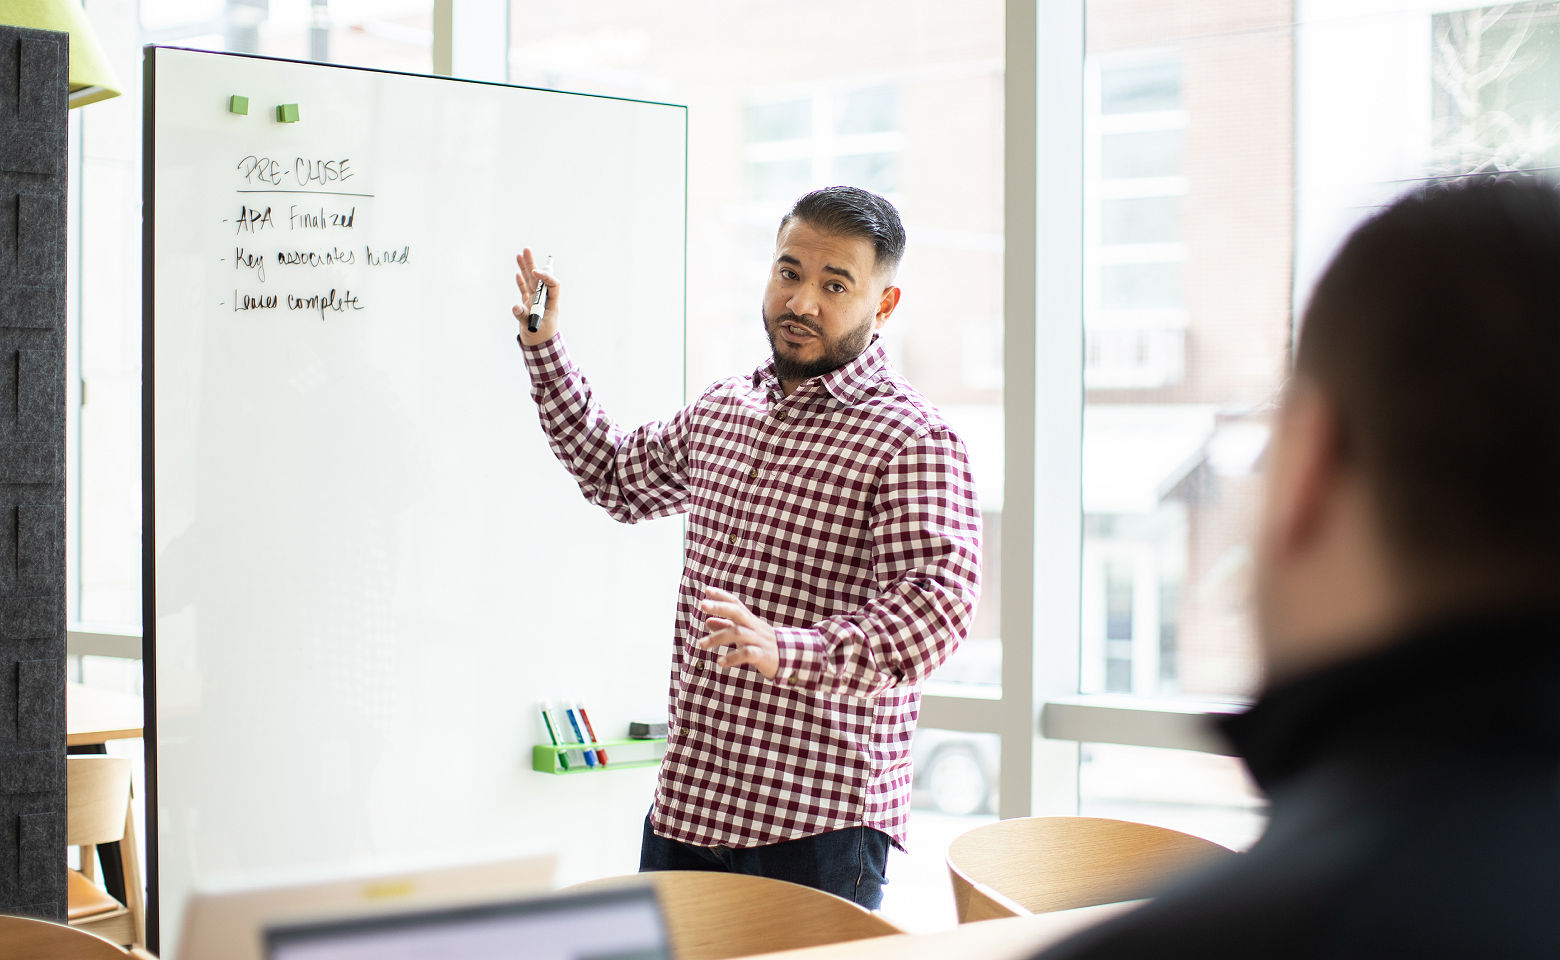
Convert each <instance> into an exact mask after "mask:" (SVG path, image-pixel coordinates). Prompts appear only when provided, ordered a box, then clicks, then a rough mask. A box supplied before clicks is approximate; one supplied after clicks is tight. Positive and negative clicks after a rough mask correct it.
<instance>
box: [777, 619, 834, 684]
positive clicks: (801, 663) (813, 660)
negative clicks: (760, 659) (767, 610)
mask: <svg viewBox="0 0 1560 960" xmlns="http://www.w3.org/2000/svg"><path fill="white" fill-rule="evenodd" d="M775 647H776V653H777V660H778V661H779V667H778V668H777V669H776V670H775V683H778V684H780V685H781V686H782V687H795V688H797V689H801V690H805V689H811V688H814V687H817V686H818V684H820V683H821V682H823V634H822V633H821V632H820V631H818V630H814V629H811V628H808V627H776V628H775Z"/></svg>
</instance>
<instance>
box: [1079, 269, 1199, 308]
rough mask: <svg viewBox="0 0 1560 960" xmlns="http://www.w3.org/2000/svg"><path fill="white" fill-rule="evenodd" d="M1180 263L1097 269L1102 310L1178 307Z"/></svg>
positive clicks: (1181, 270) (1179, 302)
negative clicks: (1098, 271) (1098, 270)
mask: <svg viewBox="0 0 1560 960" xmlns="http://www.w3.org/2000/svg"><path fill="white" fill-rule="evenodd" d="M1183 269H1184V268H1183V267H1182V265H1181V264H1179V263H1117V264H1111V265H1110V266H1107V267H1102V268H1101V270H1100V307H1101V308H1102V309H1105V310H1171V309H1175V308H1176V307H1179V306H1181V303H1182V300H1183V296H1182V293H1181V284H1182V272H1183Z"/></svg>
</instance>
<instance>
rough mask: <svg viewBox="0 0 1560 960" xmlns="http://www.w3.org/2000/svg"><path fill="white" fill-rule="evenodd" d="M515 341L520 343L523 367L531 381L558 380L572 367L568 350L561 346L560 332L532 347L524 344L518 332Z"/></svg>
mask: <svg viewBox="0 0 1560 960" xmlns="http://www.w3.org/2000/svg"><path fill="white" fill-rule="evenodd" d="M515 342H516V343H518V344H520V355H521V356H523V357H524V358H525V369H526V372H527V373H529V374H530V375H531V382H532V383H547V382H549V381H551V380H560V379H562V378H564V377H566V376H568V375H569V373H570V371H572V370H573V369H574V361H572V360H570V359H569V351H567V350H565V349H564V348H563V335H562V334H560V333H555V334H553V335H552V336H551V337H548V338H547V339H546V340H543V341H542V342H541V343H538V344H537V345H535V346H534V347H528V346H526V344H525V341H523V340H521V339H520V337H519V335H518V334H516V335H515Z"/></svg>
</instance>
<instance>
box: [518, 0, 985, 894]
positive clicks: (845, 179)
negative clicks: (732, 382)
mask: <svg viewBox="0 0 1560 960" xmlns="http://www.w3.org/2000/svg"><path fill="white" fill-rule="evenodd" d="M509 9H510V25H511V30H510V80H511V82H513V83H521V84H529V85H535V86H542V87H550V88H557V89H565V90H578V91H582V92H586V93H596V94H606V95H614V96H628V97H639V98H647V99H654V100H660V101H664V102H671V103H682V104H687V105H688V108H689V127H688V151H689V170H688V260H689V263H690V265H691V266H690V269H692V270H694V271H696V278H695V279H693V280H692V282H691V285H690V287H689V291H690V293H689V297H688V336H687V350H688V363H687V368H688V379H687V385H686V388H687V393H688V395H689V396H697V395H698V393H699V392H701V391H702V390H703V389H704V388H705V387H706V386H707V385H708V384H709V383H711V382H712V381H714V380H717V379H720V378H723V377H729V376H732V375H733V374H741V373H745V372H747V371H750V370H752V369H753V368H754V367H755V366H756V365H757V364H758V363H760V362H761V361H762V360H763V359H764V357H765V356H767V355H768V352H769V345H768V344H767V342H765V340H764V338H763V335H762V331H761V328H760V325H759V322H758V317H757V316H756V315H755V314H756V310H755V307H756V305H757V303H756V301H757V298H758V294H759V293H760V291H761V290H762V287H763V283H764V278H765V277H766V275H767V273H768V263H769V257H770V255H771V253H772V252H773V244H774V237H775V230H776V229H777V227H778V226H779V221H780V218H781V216H782V215H783V214H785V213H786V211H787V210H788V209H789V208H790V205H791V204H792V203H793V202H794V201H795V199H796V198H797V197H798V196H800V195H801V194H802V193H804V192H806V191H807V190H810V189H814V188H817V187H822V186H829V185H832V184H836V183H854V184H857V185H859V186H862V187H865V188H866V189H869V190H874V191H877V192H879V193H883V194H885V195H886V196H887V197H888V199H889V200H891V201H893V202H894V203H895V204H896V205H898V207H899V209H900V211H901V214H902V215H903V216H904V218H905V226H906V230H907V232H908V234H909V246H908V248H907V250H906V254H905V259H904V262H903V263H902V264H901V265H900V269H899V274H898V277H897V283H898V285H899V286H900V287H901V288H902V289H903V290H904V299H903V300H902V301H901V303H900V306H899V308H898V309H897V310H896V311H895V313H894V315H893V317H892V318H891V319H890V320H889V323H888V325H887V326H886V327H885V329H884V331H883V336H884V338H885V341H886V343H887V346H888V350H889V354H890V356H891V357H892V358H893V361H894V363H895V365H896V366H897V367H898V368H899V370H900V372H901V373H903V374H904V375H905V377H906V379H908V380H909V381H910V382H911V383H912V384H914V385H915V386H916V387H917V388H918V389H919V390H920V391H921V392H922V393H924V394H925V395H926V396H927V397H928V399H930V400H931V401H932V402H933V403H935V404H936V405H937V406H938V407H939V408H940V409H941V410H942V412H943V414H944V415H945V416H946V417H947V418H948V419H949V421H950V422H951V423H952V424H953V425H954V427H955V428H956V429H957V430H958V431H959V432H960V433H961V435H962V436H964V438H965V440H966V442H967V444H968V447H969V451H970V457H971V461H972V464H973V467H974V471H975V477H976V486H977V490H978V492H979V496H980V501H981V507H982V511H983V514H984V517H985V557H984V561H985V575H984V587H983V597H982V601H981V604H980V607H979V611H978V614H977V621H976V624H975V626H974V629H973V632H972V634H971V637H970V639H969V640H968V641H967V642H966V643H965V644H964V647H963V649H961V650H960V651H959V652H958V653H956V654H955V655H954V657H953V659H952V660H950V661H949V663H948V664H946V665H945V667H944V668H943V669H942V670H941V671H939V673H938V674H935V675H934V676H933V678H932V681H931V685H932V686H937V687H938V688H939V689H942V690H948V689H958V690H969V689H970V688H971V687H972V686H973V687H979V688H981V689H982V690H983V691H989V690H990V689H992V688H993V687H994V685H995V684H996V683H998V682H999V680H1000V675H1001V655H1000V654H1001V643H1000V640H999V639H998V638H999V630H1000V626H1001V625H1000V622H999V618H998V616H997V612H998V609H999V600H998V596H997V582H998V580H999V578H1000V576H1001V569H1000V568H1001V554H1000V549H999V545H1000V541H999V538H998V535H997V534H998V527H999V524H1000V523H1001V511H1002V462H1003V451H1002V406H1001V404H1002V370H1001V356H1002V352H1001V329H1002V221H1003V211H1002V143H1003V133H1002V116H1003V114H1002V103H1003V91H1002V83H1003V55H1004V36H1003V34H1004V29H1003V24H1004V4H1003V3H1002V2H1001V0H972V2H970V3H966V4H958V5H950V4H946V3H940V2H937V0H907V2H905V3H900V4H896V5H893V10H892V15H886V13H885V11H887V10H888V7H886V6H884V5H881V4H865V5H851V4H844V5H841V4H839V3H835V2H825V0H804V2H802V3H800V4H799V5H797V4H792V5H790V6H787V7H784V8H780V7H776V6H774V5H773V4H765V3H760V2H757V0H733V2H730V3H724V4H720V5H718V9H717V8H711V10H710V11H707V14H708V15H706V16H700V17H695V18H693V19H689V18H686V17H671V16H667V15H666V11H665V10H664V9H662V8H660V7H657V6H655V5H653V4H644V3H639V2H634V0H599V2H595V3H571V4H557V3H550V4H544V3H542V2H540V0H511V2H510V5H509ZM809 17H811V18H813V20H816V22H820V23H823V22H827V23H829V24H831V29H829V30H826V31H812V32H807V36H806V42H798V38H799V36H800V34H798V32H797V31H798V27H797V24H800V23H807V22H812V21H810V20H809ZM885 78H886V79H885ZM950 143H957V144H958V148H957V149H949V144H950ZM952 184H957V185H958V188H957V189H952V188H950V185H952ZM690 277H695V275H694V274H690ZM940 883H943V885H944V886H945V882H944V881H940Z"/></svg>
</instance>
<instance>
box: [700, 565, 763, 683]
mask: <svg viewBox="0 0 1560 960" xmlns="http://www.w3.org/2000/svg"><path fill="white" fill-rule="evenodd" d="M699 611H700V612H701V613H703V614H704V616H705V620H704V626H705V627H706V628H708V629H709V631H710V635H709V636H707V637H705V638H704V639H703V640H700V641H699V648H700V649H701V650H714V649H716V648H717V647H732V648H733V649H732V650H731V652H729V653H727V654H726V655H725V656H723V657H721V658H720V661H719V662H720V665H721V666H723V667H740V666H742V665H743V664H747V665H748V666H751V667H752V668H753V669H755V670H757V671H758V672H759V673H762V674H763V675H764V676H766V677H768V678H770V679H771V680H773V679H774V676H775V674H776V673H779V672H780V648H779V646H778V645H777V644H776V643H775V628H774V627H771V626H770V625H769V624H767V623H765V622H764V621H763V620H760V619H759V618H758V617H756V616H754V615H753V612H752V611H751V610H749V609H748V608H747V607H744V606H743V605H742V603H741V601H739V600H738V599H737V598H736V597H734V596H732V595H731V594H729V593H727V592H726V591H724V590H717V589H716V588H714V587H709V588H707V589H706V590H705V591H704V599H703V600H702V601H700V603H699Z"/></svg>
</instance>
